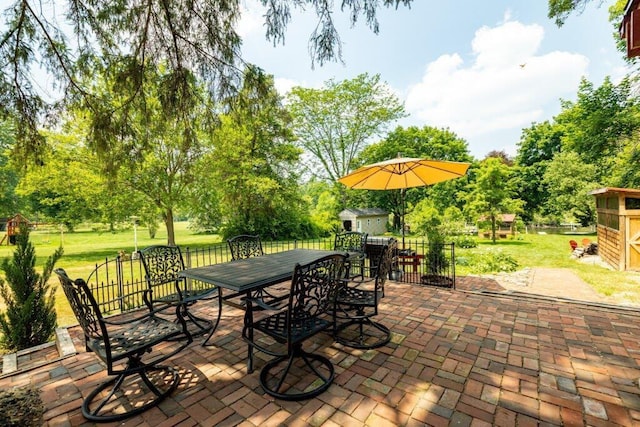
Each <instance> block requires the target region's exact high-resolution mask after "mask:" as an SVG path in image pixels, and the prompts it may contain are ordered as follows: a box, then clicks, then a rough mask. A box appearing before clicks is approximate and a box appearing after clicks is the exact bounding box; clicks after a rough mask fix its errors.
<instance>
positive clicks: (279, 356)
mask: <svg viewBox="0 0 640 427" xmlns="http://www.w3.org/2000/svg"><path fill="white" fill-rule="evenodd" d="M346 259H347V256H346V255H340V254H333V255H328V256H325V257H322V258H320V259H318V260H316V261H314V262H311V263H309V264H306V265H296V267H295V270H294V274H293V279H292V281H291V290H290V292H289V299H288V303H287V304H286V305H284V306H283V307H274V306H270V305H268V304H266V303H265V302H264V301H263V300H262V299H260V298H248V299H247V312H246V313H247V314H246V318H245V327H244V328H243V331H242V336H243V338H244V339H245V340H246V341H247V342H248V343H249V344H250V345H251V346H253V347H255V348H256V349H258V350H260V351H262V352H264V353H266V354H269V355H271V356H275V358H274V359H272V360H270V361H268V362H267V363H266V364H265V365H264V366H263V368H262V370H261V371H260V385H261V386H262V388H263V389H264V390H265V392H266V393H267V394H269V395H271V396H274V397H276V398H278V399H283V400H303V399H309V398H311V397H314V396H317V395H319V394H320V393H322V392H323V391H325V390H326V389H327V388H329V386H330V385H331V383H332V381H333V378H334V368H333V365H332V363H331V361H330V360H329V359H327V358H326V357H324V356H322V355H320V354H316V353H308V352H306V351H305V350H303V349H302V345H303V343H304V342H305V341H306V340H308V339H309V338H311V337H313V336H314V335H316V334H318V333H320V332H323V331H326V330H329V331H331V327H332V322H331V319H332V317H331V316H329V315H327V314H328V313H330V311H331V310H332V309H333V304H334V300H335V295H336V292H337V290H338V288H339V287H340V286H341V285H342V284H343V278H344V275H345V272H346V271H345V269H346ZM254 306H258V307H260V308H261V309H262V310H270V311H274V312H275V313H274V314H271V315H268V316H266V317H263V318H261V319H258V320H256V319H254V315H255V314H256V312H255V310H253V307H254ZM263 314H264V312H263ZM256 331H257V332H260V333H262V334H264V335H265V336H266V337H270V338H272V339H273V340H275V341H276V342H277V343H279V344H280V346H278V347H279V348H277V349H274V348H272V347H271V346H270V345H269V344H270V340H266V341H263V340H260V339H256V335H254V332H256ZM262 334H258V335H260V336H262ZM282 345H284V349H282ZM283 365H284V366H283ZM300 365H301V366H300Z"/></svg>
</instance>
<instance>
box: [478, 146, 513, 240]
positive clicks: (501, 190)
mask: <svg viewBox="0 0 640 427" xmlns="http://www.w3.org/2000/svg"><path fill="white" fill-rule="evenodd" d="M511 176H512V170H511V169H510V168H509V167H508V166H507V165H506V164H504V163H503V162H502V160H500V159H497V158H494V157H492V158H488V159H486V160H484V161H483V162H481V163H480V168H479V169H478V171H477V176H476V180H475V181H474V182H472V183H471V184H469V193H468V194H466V200H467V206H466V207H465V209H466V210H467V211H469V212H470V213H472V214H474V215H475V216H476V217H479V216H485V217H486V218H487V219H488V220H489V221H490V223H491V239H492V241H493V243H495V242H496V226H497V223H498V218H499V216H500V215H501V214H503V213H519V212H520V210H521V206H522V201H521V200H520V199H516V198H514V195H515V191H514V188H513V183H512V181H511Z"/></svg>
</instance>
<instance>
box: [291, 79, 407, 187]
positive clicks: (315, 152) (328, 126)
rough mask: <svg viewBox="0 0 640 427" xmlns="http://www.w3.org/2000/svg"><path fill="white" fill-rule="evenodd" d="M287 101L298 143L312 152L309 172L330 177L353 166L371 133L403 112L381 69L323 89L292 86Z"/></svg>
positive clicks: (335, 178) (380, 130)
mask: <svg viewBox="0 0 640 427" xmlns="http://www.w3.org/2000/svg"><path fill="white" fill-rule="evenodd" d="M288 106H289V110H290V111H291V114H292V116H293V129H294V132H295V134H296V136H297V137H298V144H299V145H300V146H301V147H302V148H304V149H305V150H306V151H308V152H309V153H310V154H311V159H310V161H309V163H310V164H309V167H308V168H307V170H308V172H309V173H310V174H311V175H313V176H317V177H319V178H322V179H326V180H328V181H332V182H336V181H337V180H338V178H340V177H341V176H344V175H346V174H347V173H348V172H349V171H350V170H352V169H353V162H354V159H355V158H356V156H357V155H358V154H360V152H361V151H362V150H363V149H364V148H365V146H366V145H367V144H368V143H370V142H371V139H372V138H373V137H375V136H377V135H380V134H381V133H382V132H384V131H385V129H386V128H387V126H389V124H390V123H391V122H393V121H395V120H397V119H399V118H401V117H403V116H404V108H403V106H402V104H401V102H400V101H399V100H398V98H397V97H396V96H395V95H393V94H392V93H391V91H390V90H389V88H388V87H387V86H386V85H385V84H383V83H382V82H381V81H380V76H379V75H377V74H376V75H374V76H369V75H368V74H360V75H359V76H357V77H356V78H354V79H352V80H343V81H341V82H336V81H334V80H329V81H327V82H325V87H324V88H322V89H307V88H302V87H294V88H293V89H292V90H291V93H290V94H289V97H288Z"/></svg>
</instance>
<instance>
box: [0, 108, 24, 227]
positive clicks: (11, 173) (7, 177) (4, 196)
mask: <svg viewBox="0 0 640 427" xmlns="http://www.w3.org/2000/svg"><path fill="white" fill-rule="evenodd" d="M14 145H15V138H14V129H13V126H11V124H10V123H9V122H7V121H4V122H0V182H1V183H2V185H1V186H0V218H2V217H10V216H13V215H15V214H16V213H17V212H19V210H20V207H21V200H20V197H19V196H18V195H17V194H16V192H15V188H16V186H17V185H18V181H19V176H18V171H17V170H16V169H15V168H14V167H13V164H12V163H11V161H10V160H11V158H10V155H11V150H12V149H13V147H14Z"/></svg>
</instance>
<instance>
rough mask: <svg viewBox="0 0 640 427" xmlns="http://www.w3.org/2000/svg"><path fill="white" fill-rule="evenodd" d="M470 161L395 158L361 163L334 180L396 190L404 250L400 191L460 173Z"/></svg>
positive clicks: (447, 178)
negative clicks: (361, 164) (366, 163)
mask: <svg viewBox="0 0 640 427" xmlns="http://www.w3.org/2000/svg"><path fill="white" fill-rule="evenodd" d="M470 165H471V164H470V163H465V162H448V161H444V160H430V159H414V158H408V157H400V156H398V157H397V158H395V159H390V160H385V161H383V162H379V163H373V164H371V165H367V166H363V167H361V168H359V169H356V170H355V171H353V172H351V173H350V174H348V175H345V176H343V177H342V178H339V179H338V181H339V182H341V183H342V184H344V185H346V186H347V187H349V188H354V189H360V190H398V189H399V190H400V197H401V204H402V215H401V218H402V224H401V226H402V248H403V249H404V214H405V212H404V210H405V209H404V191H405V190H406V189H407V188H412V187H422V186H426V185H433V184H437V183H439V182H443V181H448V180H450V179H454V178H459V177H461V176H464V175H465V174H466V173H467V169H469V166H470Z"/></svg>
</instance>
